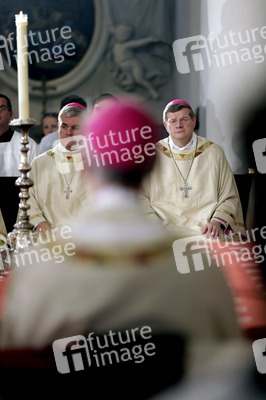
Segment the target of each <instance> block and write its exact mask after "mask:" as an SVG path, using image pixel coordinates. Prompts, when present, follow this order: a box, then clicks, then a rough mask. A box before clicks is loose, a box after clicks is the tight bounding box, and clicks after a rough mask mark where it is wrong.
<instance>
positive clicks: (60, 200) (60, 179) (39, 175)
mask: <svg viewBox="0 0 266 400" xmlns="http://www.w3.org/2000/svg"><path fill="white" fill-rule="evenodd" d="M62 150H65V151H62ZM83 170H84V164H83V161H82V157H81V153H80V152H77V153H75V152H69V151H67V150H66V149H64V148H63V146H62V145H61V144H60V143H58V144H57V145H56V146H55V147H54V148H53V149H52V150H49V151H47V152H46V153H43V154H41V155H39V156H38V157H37V158H36V159H35V160H34V162H33V163H32V165H31V171H30V177H31V178H32V180H33V182H34V185H33V187H32V188H30V190H29V194H30V198H29V200H28V204H29V205H30V209H29V211H28V215H29V217H30V222H31V223H32V224H33V225H34V226H36V225H37V224H39V223H40V222H48V223H49V224H51V225H52V227H57V226H60V225H64V224H67V223H68V222H69V221H73V220H75V219H76V217H77V216H78V215H79V213H86V212H87V209H88V195H87V190H86V185H84V180H83Z"/></svg>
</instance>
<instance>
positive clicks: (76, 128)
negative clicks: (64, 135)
mask: <svg viewBox="0 0 266 400" xmlns="http://www.w3.org/2000/svg"><path fill="white" fill-rule="evenodd" d="M60 128H61V130H62V131H64V132H73V133H78V132H79V130H80V126H79V125H73V126H68V125H67V124H60Z"/></svg>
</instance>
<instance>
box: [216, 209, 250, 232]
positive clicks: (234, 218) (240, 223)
mask: <svg viewBox="0 0 266 400" xmlns="http://www.w3.org/2000/svg"><path fill="white" fill-rule="evenodd" d="M215 212H221V213H224V214H227V215H229V216H230V217H231V218H232V219H233V220H234V224H235V225H236V226H243V227H245V225H244V224H242V222H236V217H235V215H234V214H232V213H231V212H230V211H227V210H224V209H221V208H218V210H215Z"/></svg>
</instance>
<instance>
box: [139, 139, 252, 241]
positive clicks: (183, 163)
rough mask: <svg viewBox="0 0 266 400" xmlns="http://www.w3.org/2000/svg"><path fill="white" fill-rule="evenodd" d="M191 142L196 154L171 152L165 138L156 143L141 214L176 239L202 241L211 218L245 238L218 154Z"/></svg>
mask: <svg viewBox="0 0 266 400" xmlns="http://www.w3.org/2000/svg"><path fill="white" fill-rule="evenodd" d="M195 139H197V136H196V134H195V133H193V143H197V150H196V152H195V148H196V147H195V146H192V147H191V148H189V149H187V150H177V149H174V148H171V151H170V148H169V142H168V137H167V138H165V139H163V140H161V141H160V142H158V143H157V145H156V147H157V150H158V159H157V164H156V167H155V168H154V170H153V171H152V173H151V174H150V176H149V177H148V179H146V181H145V183H144V184H143V205H144V209H145V212H146V213H147V214H148V215H149V216H150V217H151V218H152V219H158V218H159V219H160V220H161V221H162V222H163V224H164V225H165V226H166V227H167V228H168V229H170V230H171V231H173V232H174V233H175V234H176V238H182V237H189V236H193V235H200V234H201V233H202V230H203V228H204V227H205V226H206V224H207V223H209V222H210V220H211V219H212V218H219V219H222V220H223V221H225V222H226V223H227V224H228V225H229V226H230V228H231V229H232V230H233V231H234V232H240V233H241V234H243V235H245V229H244V223H243V215H242V207H241V203H240V198H239V194H238V190H237V186H236V182H235V179H234V176H233V173H232V171H231V169H230V166H229V164H228V161H227V160H226V157H225V154H224V152H223V150H222V148H221V147H220V146H218V145H217V144H215V143H213V142H211V141H209V140H207V139H206V138H202V137H200V136H198V141H197V140H195ZM172 156H173V157H174V160H175V162H174V160H173V157H172ZM177 167H178V168H179V170H178V168H177ZM180 172H181V173H180ZM181 174H182V175H183V177H184V178H186V179H187V188H185V184H184V179H183V178H182V176H181ZM186 193H187V197H186Z"/></svg>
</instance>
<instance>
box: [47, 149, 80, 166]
mask: <svg viewBox="0 0 266 400" xmlns="http://www.w3.org/2000/svg"><path fill="white" fill-rule="evenodd" d="M46 154H47V156H48V157H54V156H55V154H56V158H57V159H58V161H59V162H68V163H76V162H77V161H76V160H74V157H73V156H75V154H80V153H79V152H77V153H72V152H71V153H55V152H54V151H53V150H49V151H47V152H46Z"/></svg>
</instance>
